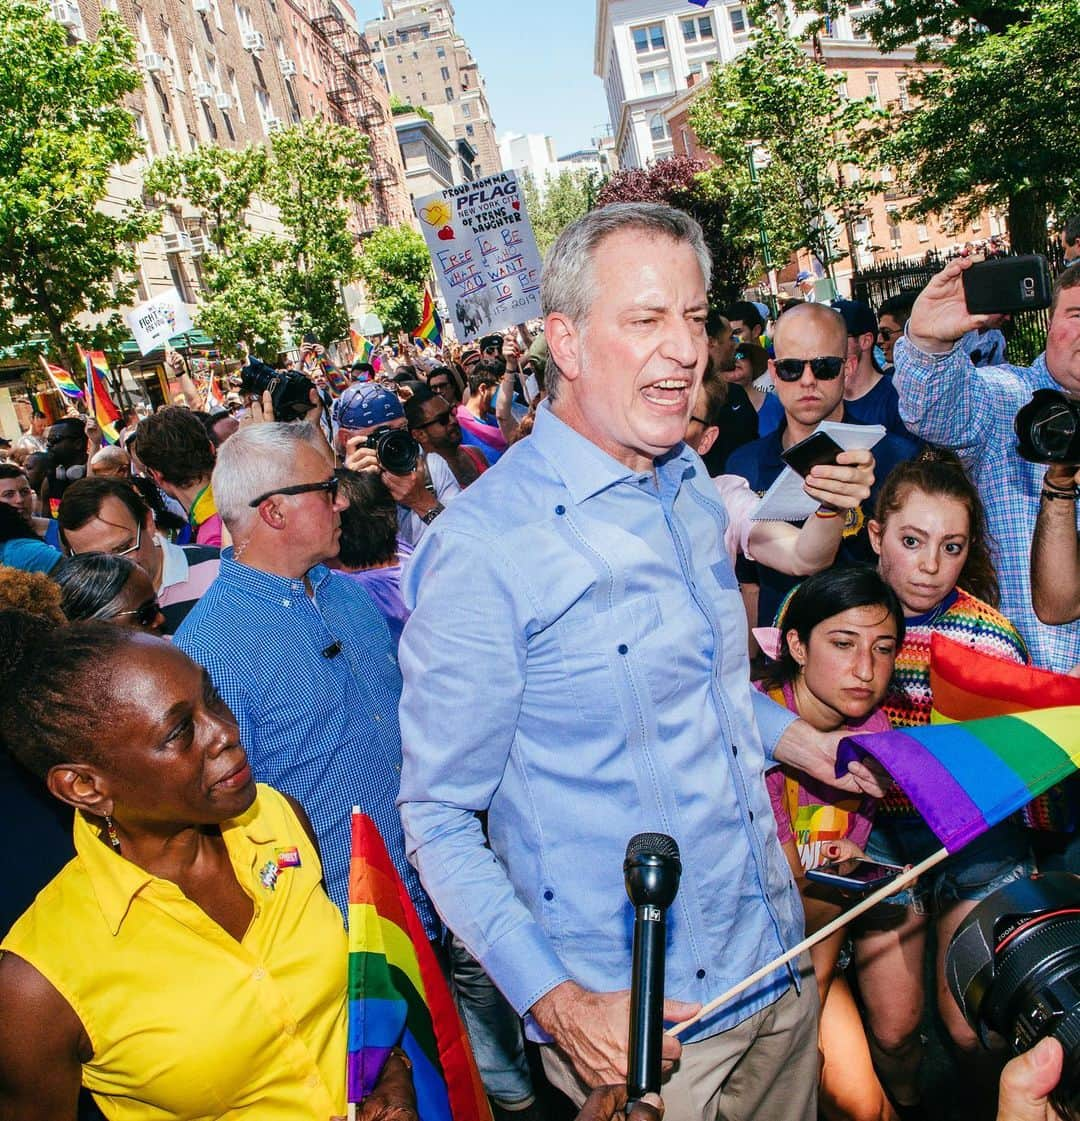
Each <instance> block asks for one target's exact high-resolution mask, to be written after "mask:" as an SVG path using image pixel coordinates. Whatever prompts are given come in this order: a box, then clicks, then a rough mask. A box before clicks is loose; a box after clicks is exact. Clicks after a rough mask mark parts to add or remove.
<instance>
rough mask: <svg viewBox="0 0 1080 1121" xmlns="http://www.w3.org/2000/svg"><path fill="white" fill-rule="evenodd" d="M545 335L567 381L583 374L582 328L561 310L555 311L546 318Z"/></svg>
mask: <svg viewBox="0 0 1080 1121" xmlns="http://www.w3.org/2000/svg"><path fill="white" fill-rule="evenodd" d="M544 337H545V338H546V339H547V344H548V352H549V353H550V354H551V357H552V358H553V359H554V360H555V365H556V366H558V367H559V370H560V372H561V373H562V376H563V377H564V378H565V379H566V380H567V381H576V380H577V378H579V377H580V376H581V329H580V328H579V327H578V326H577V325H576V324H575V323H574V321H573V320H572V319H571V318H570V317H569V316H568V315H564V314H563V313H562V312H561V311H553V312H552V313H551V314H550V315H549V316H548V317H547V319H545V320H544Z"/></svg>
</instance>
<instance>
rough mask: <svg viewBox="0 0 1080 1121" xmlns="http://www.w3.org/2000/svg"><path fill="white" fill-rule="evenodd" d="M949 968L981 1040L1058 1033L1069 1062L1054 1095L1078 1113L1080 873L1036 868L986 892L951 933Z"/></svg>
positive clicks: (1016, 1041) (1013, 1041) (1020, 1046)
mask: <svg viewBox="0 0 1080 1121" xmlns="http://www.w3.org/2000/svg"><path fill="white" fill-rule="evenodd" d="M945 973H946V976H947V977H948V980H949V989H950V990H951V992H952V994H953V996H954V997H955V998H956V1003H957V1004H958V1005H959V1006H960V1009H961V1011H962V1012H963V1013H964V1018H965V1019H966V1020H967V1022H968V1023H969V1024H970V1025H971V1027H972V1029H973V1030H974V1031H975V1033H976V1034H977V1035H978V1036H979V1038H980V1039H981V1040H982V1042H983V1044H984V1045H986V1046H989V1033H990V1032H996V1033H997V1034H998V1035H1000V1036H1002V1037H1003V1038H1004V1039H1005V1040H1006V1042H1007V1043H1008V1045H1009V1047H1010V1048H1011V1050H1012V1052H1013V1054H1016V1055H1019V1054H1020V1053H1021V1052H1023V1051H1027V1050H1028V1049H1029V1048H1031V1047H1033V1046H1034V1045H1035V1044H1036V1043H1038V1042H1039V1040H1040V1039H1042V1038H1044V1037H1045V1036H1048V1035H1052V1036H1053V1037H1054V1038H1055V1039H1057V1040H1058V1042H1059V1043H1060V1044H1061V1046H1062V1049H1063V1050H1064V1052H1065V1063H1064V1066H1063V1068H1062V1072H1061V1080H1060V1081H1059V1082H1058V1085H1057V1088H1056V1089H1055V1090H1054V1092H1053V1093H1052V1094H1051V1095H1050V1101H1051V1103H1052V1104H1053V1106H1054V1108H1055V1109H1056V1110H1057V1111H1058V1113H1060V1114H1061V1116H1062V1117H1063V1118H1065V1119H1066V1121H1080V876H1072V875H1068V874H1066V873H1064V872H1055V873H1048V874H1046V875H1042V876H1031V877H1029V878H1027V879H1021V880H1016V881H1015V882H1013V883H1011V884H1007V885H1006V886H1005V887H1003V888H1000V889H999V890H998V891H995V892H994V893H993V895H989V896H987V898H986V899H984V900H983V901H982V902H981V903H979V905H978V906H977V907H976V908H975V909H974V910H973V911H972V912H971V914H970V915H968V917H967V918H966V919H965V920H964V921H963V922H962V923H961V924H960V926H959V928H958V929H957V931H956V933H955V934H954V935H953V938H952V941H951V942H950V943H949V948H948V950H947V951H946V954H945Z"/></svg>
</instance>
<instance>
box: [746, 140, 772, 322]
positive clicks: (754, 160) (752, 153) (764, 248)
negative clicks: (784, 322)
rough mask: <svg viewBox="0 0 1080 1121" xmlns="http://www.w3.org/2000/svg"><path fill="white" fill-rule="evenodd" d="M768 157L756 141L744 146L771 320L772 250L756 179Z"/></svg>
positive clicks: (758, 182) (760, 144)
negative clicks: (759, 168)
mask: <svg viewBox="0 0 1080 1121" xmlns="http://www.w3.org/2000/svg"><path fill="white" fill-rule="evenodd" d="M769 162H770V156H769V153H768V151H767V150H766V148H765V147H764V145H762V143H761V142H760V141H758V140H751V141H750V142H749V143H748V144H747V145H746V163H747V166H748V167H749V169H750V183H751V184H752V186H753V188H754V202H755V205H756V208H757V216H758V235H759V237H760V238H761V263H762V264H763V265H764V266H765V273H766V276H767V277H768V282H769V310H770V311H771V312H772V317H773V319H775V318H776V313H777V303H776V267H775V265H774V264H773V257H772V249H771V248H770V247H769V231H768V230H767V229H766V228H765V204H764V201H763V200H762V197H761V183H760V181H759V179H758V167H759V166H760V167H762V168H766V167H768V166H769Z"/></svg>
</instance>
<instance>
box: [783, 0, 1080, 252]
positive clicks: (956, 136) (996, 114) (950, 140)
mask: <svg viewBox="0 0 1080 1121" xmlns="http://www.w3.org/2000/svg"><path fill="white" fill-rule="evenodd" d="M805 2H806V6H808V7H816V8H818V10H822V11H824V10H827V8H824V7H822V4H823V3H824V4H828V3H836V0H805ZM860 24H861V27H862V28H863V30H865V31H866V32H867V33H868V34H869V35H870V36H871V38H872V39H873V40H874V42H875V44H876V45H877V46H879V47H880V48H881V49H882V50H883V51H892V50H896V49H897V48H898V47H902V46H908V45H914V47H915V48H916V54H917V57H918V58H919V59H920V60H922V61H924V62H927V63H929V64H931V65H932V66H933V67H934V69H931V70H927V71H924V72H922V73H920V74H918V75H914V76H913V78H912V81H911V83H910V90H911V93H912V95H913V97H914V106H913V108H912V109H910V110H908V111H907V112H905V113H904V114H903V115H902V116H901V117H900V118H899V119H898V120H896V119H894V120H893V121H892V122H890V127H889V128H888V129H887V130H883V131H882V133H881V134H880V136H879V139H880V142H881V158H882V160H883V161H884V162H888V163H891V164H893V165H894V166H895V167H896V169H897V171H898V172H899V174H900V176H901V178H902V179H903V180H905V181H906V182H907V184H908V186H909V187H910V189H911V192H912V194H913V195H915V196H918V202H916V203H915V204H914V205H912V206H911V207H909V208H908V209H907V211H906V214H907V215H909V216H912V217H914V216H921V215H925V214H929V213H934V212H939V213H940V212H946V213H952V214H954V215H955V216H956V217H958V218H961V219H969V218H971V217H973V216H975V215H976V214H978V213H980V212H981V211H982V210H983V208H984V207H986V206H990V205H996V206H1000V207H1002V208H1004V209H1006V210H1007V212H1008V225H1009V236H1010V240H1011V242H1012V245H1013V247H1014V248H1015V249H1020V250H1026V251H1032V250H1037V249H1041V248H1043V246H1045V244H1046V221H1047V216H1048V213H1049V212H1050V211H1052V210H1060V209H1062V208H1064V207H1066V206H1068V205H1069V204H1070V203H1071V204H1073V205H1075V199H1076V197H1077V193H1078V192H1077V182H1076V178H1077V177H1076V173H1075V170H1074V169H1075V168H1076V166H1077V162H1076V155H1077V146H1078V141H1077V138H1076V137H1075V135H1074V130H1073V129H1072V128H1071V127H1070V124H1071V118H1072V111H1073V108H1074V106H1075V105H1076V95H1077V92H1078V90H1080V75H1078V74H1077V73H1076V68H1075V67H1074V66H1073V65H1072V64H1071V60H1070V59H1069V57H1068V45H1069V44H1070V43H1071V42H1072V40H1073V39H1074V37H1075V35H1076V31H1077V27H1078V26H1080V4H1078V2H1077V0H881V2H880V3H878V4H877V5H876V7H875V8H874V9H873V10H872V11H870V12H869V13H868V15H867V16H865V17H863V18H862V19H861V20H860Z"/></svg>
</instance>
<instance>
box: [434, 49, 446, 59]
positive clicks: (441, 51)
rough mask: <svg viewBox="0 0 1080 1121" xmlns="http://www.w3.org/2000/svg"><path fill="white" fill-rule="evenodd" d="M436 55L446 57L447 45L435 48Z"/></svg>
mask: <svg viewBox="0 0 1080 1121" xmlns="http://www.w3.org/2000/svg"><path fill="white" fill-rule="evenodd" d="M435 57H436V58H446V48H445V47H436V48H435Z"/></svg>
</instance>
